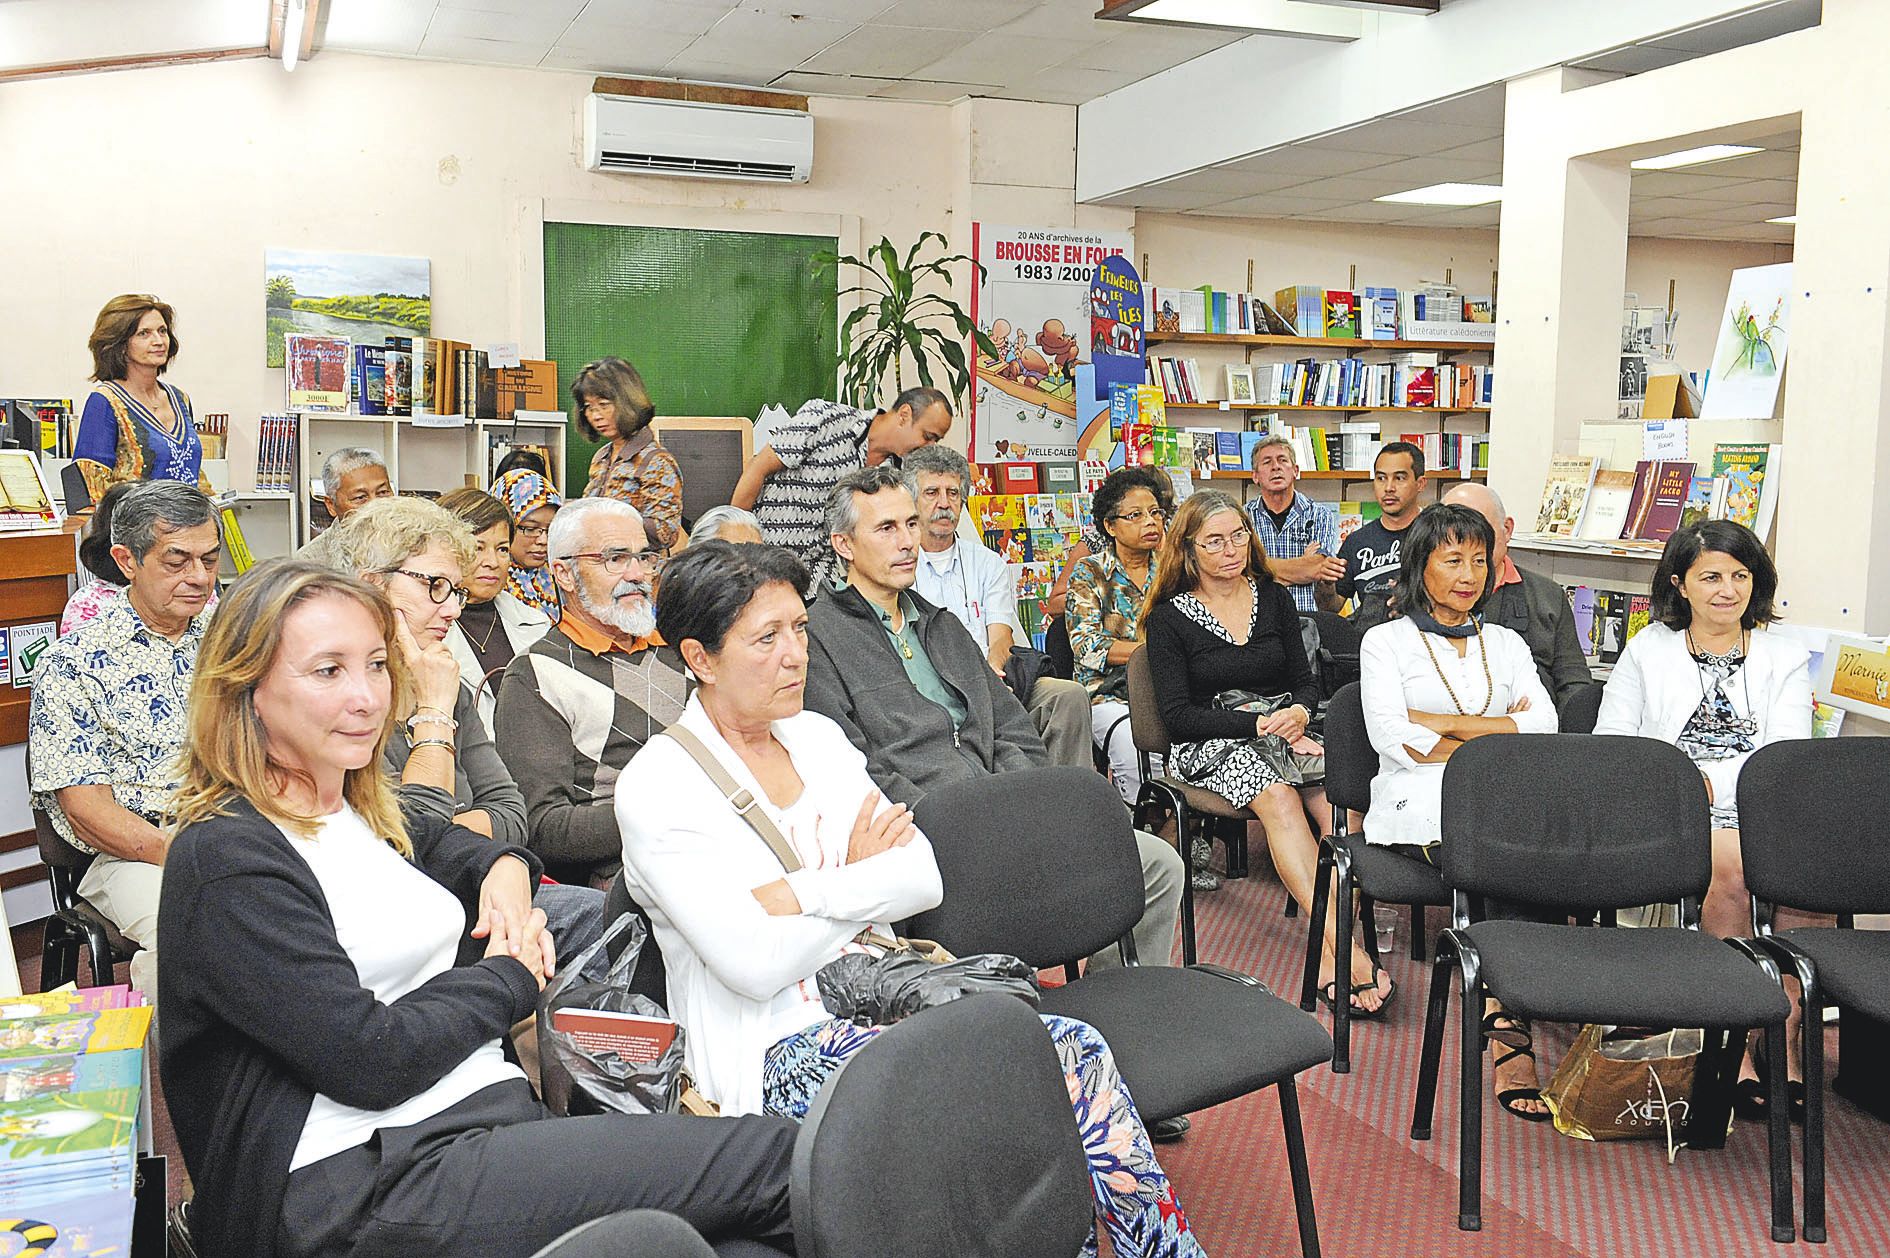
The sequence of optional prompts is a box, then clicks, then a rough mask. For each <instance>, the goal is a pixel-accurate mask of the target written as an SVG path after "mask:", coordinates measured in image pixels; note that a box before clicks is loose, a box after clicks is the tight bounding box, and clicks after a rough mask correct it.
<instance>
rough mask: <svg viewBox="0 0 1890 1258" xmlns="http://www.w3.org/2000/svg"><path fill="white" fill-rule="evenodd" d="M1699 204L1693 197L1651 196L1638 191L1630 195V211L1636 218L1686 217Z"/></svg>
mask: <svg viewBox="0 0 1890 1258" xmlns="http://www.w3.org/2000/svg"><path fill="white" fill-rule="evenodd" d="M1699 204H1700V203H1699V202H1698V201H1695V200H1694V199H1693V198H1692V197H1649V196H1642V195H1640V193H1639V192H1638V191H1636V192H1635V193H1634V194H1632V195H1631V196H1629V197H1628V213H1629V215H1630V216H1632V217H1636V218H1674V217H1681V218H1684V217H1685V216H1686V215H1688V214H1691V213H1692V212H1693V210H1694V207H1696V206H1697V205H1699Z"/></svg>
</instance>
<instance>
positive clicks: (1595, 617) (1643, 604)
mask: <svg viewBox="0 0 1890 1258" xmlns="http://www.w3.org/2000/svg"><path fill="white" fill-rule="evenodd" d="M1562 589H1563V592H1564V593H1565V594H1566V595H1567V596H1568V602H1569V609H1570V610H1571V611H1572V612H1573V613H1574V616H1575V637H1576V639H1577V641H1579V642H1580V643H1581V644H1582V654H1584V655H1585V656H1587V657H1588V660H1589V662H1590V663H1598V664H1613V663H1615V662H1616V661H1618V660H1619V659H1620V658H1621V652H1622V651H1623V650H1625V649H1626V647H1627V644H1628V643H1629V642H1632V641H1633V640H1634V638H1635V635H1637V634H1639V633H1640V631H1641V630H1643V629H1645V628H1647V626H1648V623H1649V622H1650V621H1651V620H1652V619H1653V599H1652V598H1651V597H1650V596H1648V595H1646V594H1639V593H1635V592H1632V591H1629V590H1609V589H1595V588H1593V587H1591V586H1587V585H1568V586H1563V587H1562Z"/></svg>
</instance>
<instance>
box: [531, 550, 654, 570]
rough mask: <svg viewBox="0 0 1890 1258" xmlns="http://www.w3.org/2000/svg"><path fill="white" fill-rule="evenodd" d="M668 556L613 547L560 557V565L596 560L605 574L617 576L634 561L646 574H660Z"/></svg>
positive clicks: (650, 551)
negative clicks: (578, 560) (580, 560)
mask: <svg viewBox="0 0 1890 1258" xmlns="http://www.w3.org/2000/svg"><path fill="white" fill-rule="evenodd" d="M667 558H668V556H667V555H664V554H663V553H662V552H661V551H655V550H624V549H623V548H621V547H615V546H613V547H612V548H611V549H609V550H581V551H577V552H576V553H574V554H569V555H560V556H559V558H558V561H559V562H560V563H569V562H570V561H571V560H573V559H595V560H596V561H597V562H598V564H599V565H601V566H602V568H603V569H604V571H605V572H608V573H610V574H611V575H612V576H615V575H617V574H618V573H620V572H622V571H623V570H624V569H626V568H628V567H629V566H630V563H631V561H632V560H634V561H635V562H636V563H637V564H638V565H639V566H640V567H642V569H643V570H644V571H645V572H659V571H661V570H662V567H663V561H664V560H665V559H667Z"/></svg>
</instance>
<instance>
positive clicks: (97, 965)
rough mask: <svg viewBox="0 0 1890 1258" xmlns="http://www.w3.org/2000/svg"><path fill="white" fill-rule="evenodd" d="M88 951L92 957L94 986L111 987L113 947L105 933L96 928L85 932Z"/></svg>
mask: <svg viewBox="0 0 1890 1258" xmlns="http://www.w3.org/2000/svg"><path fill="white" fill-rule="evenodd" d="M85 942H86V950H87V951H88V952H89V953H91V956H92V986H94V987H110V986H111V984H112V971H113V967H112V945H111V941H110V940H108V939H107V938H105V932H104V931H103V930H100V929H99V928H98V927H96V926H94V927H91V928H89V929H88V930H87V931H86V932H85ZM74 973H75V975H76V970H75V972H74Z"/></svg>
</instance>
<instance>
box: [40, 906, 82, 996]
mask: <svg viewBox="0 0 1890 1258" xmlns="http://www.w3.org/2000/svg"><path fill="white" fill-rule="evenodd" d="M44 929H45V943H44V945H43V946H42V947H41V948H40V952H39V985H40V989H41V990H42V991H51V990H53V989H54V988H55V987H63V986H64V985H65V984H67V983H72V982H76V981H77V980H78V977H79V937H78V936H77V935H76V934H74V933H73V931H72V929H71V928H70V927H69V926H67V925H66V924H65V923H64V922H62V921H60V920H59V919H58V918H57V917H49V918H47V919H46V921H45V926H44Z"/></svg>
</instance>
